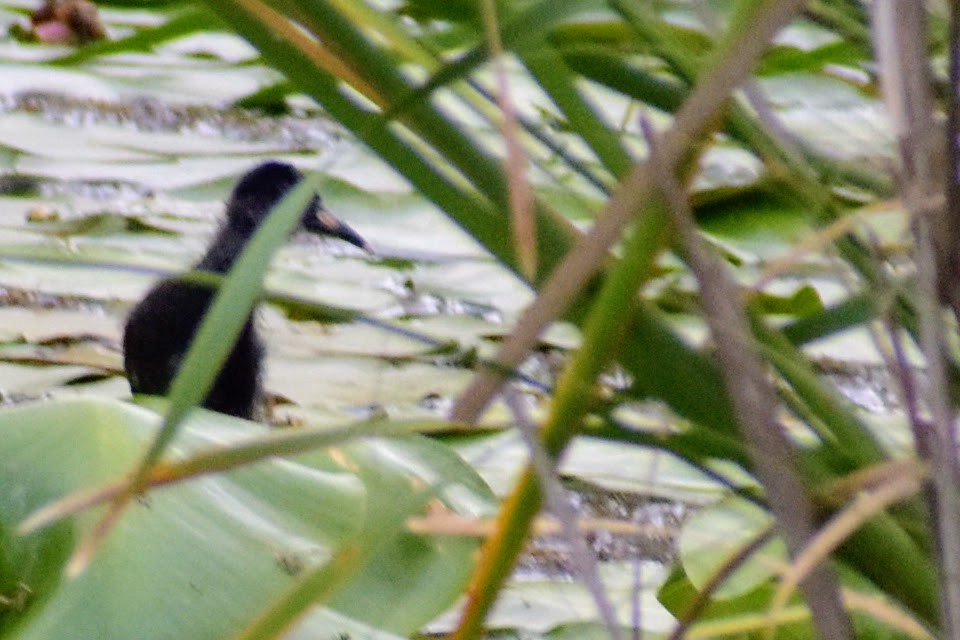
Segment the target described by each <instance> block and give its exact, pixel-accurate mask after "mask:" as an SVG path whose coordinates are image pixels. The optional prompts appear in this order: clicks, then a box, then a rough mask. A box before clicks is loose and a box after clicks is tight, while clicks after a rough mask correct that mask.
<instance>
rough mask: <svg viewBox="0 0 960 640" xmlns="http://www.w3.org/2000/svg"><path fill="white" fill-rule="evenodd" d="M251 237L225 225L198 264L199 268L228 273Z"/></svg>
mask: <svg viewBox="0 0 960 640" xmlns="http://www.w3.org/2000/svg"><path fill="white" fill-rule="evenodd" d="M249 239H250V238H249V236H248V234H246V233H243V232H241V231H238V230H237V229H234V228H232V227H230V226H229V225H225V226H223V227H221V229H220V231H218V232H217V236H216V237H215V238H214V239H213V242H212V243H211V244H210V248H209V249H207V253H206V255H204V256H203V258H202V259H201V260H200V262H198V263H197V268H198V269H202V270H204V271H213V272H214V273H226V272H227V271H229V270H230V268H231V267H232V266H233V263H234V262H236V261H237V258H239V257H240V252H241V251H243V247H244V246H245V245H246V244H247V241H248V240H249Z"/></svg>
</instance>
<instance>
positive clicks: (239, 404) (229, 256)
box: [123, 161, 370, 420]
mask: <svg viewBox="0 0 960 640" xmlns="http://www.w3.org/2000/svg"><path fill="white" fill-rule="evenodd" d="M302 179H303V174H302V173H301V172H300V171H299V170H298V169H296V168H295V167H293V166H292V165H290V164H287V163H284V162H277V161H269V162H266V163H264V164H261V165H259V166H257V167H256V168H254V169H253V170H251V171H250V172H248V173H247V174H245V175H244V176H243V177H242V178H241V179H240V181H239V182H238V183H237V185H236V186H235V187H234V189H233V192H232V194H231V196H230V200H229V201H228V203H227V207H226V216H225V219H224V222H223V224H222V225H221V227H220V229H219V231H218V232H217V233H216V235H215V236H214V238H213V241H212V242H211V244H210V246H209V247H208V248H207V251H206V253H205V254H204V255H203V257H202V258H201V259H200V261H199V262H197V263H196V266H195V269H197V270H203V271H211V272H214V273H220V274H223V273H226V272H227V271H229V269H230V267H232V266H233V264H234V262H236V260H237V258H238V256H239V255H240V252H241V251H242V250H243V248H244V246H246V244H247V242H249V240H250V238H251V237H253V235H254V233H255V232H256V230H257V229H258V228H259V226H260V225H261V224H262V223H263V221H264V220H266V219H267V217H268V214H269V213H270V210H271V209H272V208H273V206H274V205H276V204H277V203H278V202H280V200H281V199H282V198H283V196H284V195H286V194H287V193H288V192H289V191H290V190H291V189H293V187H295V186H296V185H297V184H298V183H299V182H300V181H301V180H302ZM300 228H303V229H306V230H308V231H311V232H313V233H317V234H321V235H328V236H333V237H336V238H340V239H342V240H344V241H346V242H349V243H350V244H353V245H355V246H357V247H360V248H361V249H363V250H365V251H368V252H369V251H370V247H369V245H368V244H367V242H366V241H365V240H364V239H363V238H362V237H361V236H360V235H359V234H358V233H357V232H356V231H354V230H353V229H351V228H350V227H349V226H348V225H347V224H346V223H344V222H342V221H340V220H339V219H337V218H336V217H335V216H333V215H332V214H331V213H329V212H328V211H327V210H326V209H325V208H324V207H323V204H322V201H321V199H320V196H319V195H314V197H313V198H312V200H311V201H310V203H309V204H308V205H307V207H306V208H305V209H304V211H303V216H302V218H301V221H300ZM215 293H216V291H215V290H214V289H212V288H210V287H205V286H203V285H199V284H190V283H187V282H184V281H182V280H178V279H176V278H169V279H166V280H163V281H161V282H160V283H159V284H157V285H155V286H154V287H153V288H152V289H150V290H149V291H148V292H147V294H146V295H145V296H144V298H143V299H142V300H141V301H140V302H139V303H138V304H137V305H136V306H135V307H134V308H133V310H132V311H131V312H130V314H129V315H128V317H127V321H126V326H125V328H124V334H123V364H124V369H125V370H126V374H127V379H128V380H129V382H130V388H131V390H132V391H133V393H134V394H148V395H166V393H167V392H168V391H169V388H170V383H171V382H172V381H173V378H174V377H175V376H176V375H177V371H178V370H179V368H180V364H181V363H182V361H183V358H184V356H185V355H186V352H187V349H188V348H189V347H190V344H191V342H192V340H193V337H194V335H195V334H196V332H197V328H198V327H199V325H200V322H201V321H202V320H203V316H204V315H205V314H206V312H207V309H208V308H209V307H210V303H211V302H212V300H213V297H214V294H215ZM263 351H264V349H263V344H262V342H261V340H260V337H259V336H258V334H257V329H256V326H255V322H254V312H253V311H251V313H250V314H249V315H248V316H247V319H246V321H245V322H244V325H243V328H242V329H241V331H240V334H239V336H238V337H237V340H236V342H235V343H234V345H233V349H232V350H231V352H230V354H229V355H228V356H227V359H226V361H225V362H224V364H223V366H222V368H221V369H220V372H219V373H218V375H217V377H216V380H215V381H214V383H213V386H212V387H211V388H210V391H209V393H208V394H207V397H206V399H205V400H204V401H203V406H204V407H206V408H207V409H212V410H213V411H217V412H219V413H224V414H227V415H231V416H236V417H238V418H246V419H248V420H255V419H256V417H257V414H258V408H259V406H260V405H261V400H262V395H263V393H262V387H261V384H262V382H261V369H262V361H263Z"/></svg>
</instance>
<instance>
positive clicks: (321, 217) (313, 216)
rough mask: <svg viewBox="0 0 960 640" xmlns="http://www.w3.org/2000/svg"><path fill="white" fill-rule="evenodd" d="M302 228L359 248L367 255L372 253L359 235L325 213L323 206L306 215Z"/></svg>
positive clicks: (327, 212) (336, 218) (334, 217)
mask: <svg viewBox="0 0 960 640" xmlns="http://www.w3.org/2000/svg"><path fill="white" fill-rule="evenodd" d="M304 226H305V227H306V228H307V229H308V230H309V231H312V232H314V233H319V234H323V235H325V236H333V237H334V238H340V239H341V240H345V241H347V242H349V243H350V244H352V245H354V246H356V247H360V248H361V249H363V250H364V251H366V252H367V253H373V249H372V248H371V247H370V245H369V244H368V243H367V241H366V240H364V239H363V237H362V236H361V235H360V234H359V233H357V232H356V231H354V230H353V229H351V228H350V226H349V225H348V224H347V223H346V222H344V221H342V220H340V218H338V217H337V216H335V215H333V214H332V213H330V212H329V211H327V210H326V209H325V208H324V207H323V205H320V206H318V207H316V208H315V209H314V210H313V211H311V212H310V214H309V215H307V217H306V218H305V220H304Z"/></svg>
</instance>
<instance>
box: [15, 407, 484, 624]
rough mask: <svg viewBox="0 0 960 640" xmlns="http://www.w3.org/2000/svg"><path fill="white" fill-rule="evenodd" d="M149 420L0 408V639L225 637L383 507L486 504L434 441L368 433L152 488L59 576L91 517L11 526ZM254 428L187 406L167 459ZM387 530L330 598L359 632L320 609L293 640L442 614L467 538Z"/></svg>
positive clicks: (104, 474)
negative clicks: (10, 603) (19, 604)
mask: <svg viewBox="0 0 960 640" xmlns="http://www.w3.org/2000/svg"><path fill="white" fill-rule="evenodd" d="M158 424H159V417H158V416H157V415H156V414H155V413H153V412H152V411H150V410H148V409H146V408H142V407H136V406H133V405H129V404H124V403H120V402H115V401H108V400H91V399H83V400H68V401H54V402H47V403H43V404H36V405H28V406H23V407H20V408H15V409H11V410H8V411H5V412H2V413H0V434H2V435H0V442H2V443H3V444H2V446H0V540H2V542H3V544H2V546H0V549H2V554H0V594H2V595H4V596H6V597H11V598H12V597H13V596H16V594H18V593H19V594H25V595H21V596H20V598H21V600H22V601H23V604H24V605H25V606H24V607H23V608H22V610H18V609H16V608H13V607H11V608H8V609H6V610H0V637H2V638H18V639H21V640H23V639H31V638H56V637H61V638H64V637H70V638H75V639H78V640H82V639H84V638H90V639H93V638H96V639H98V640H100V639H106V638H161V637H164V638H167V637H177V638H218V637H227V636H229V635H232V634H235V633H236V632H237V631H238V630H239V629H242V628H243V627H245V626H246V625H247V624H248V623H249V622H250V620H251V619H252V618H253V617H254V616H255V615H257V614H258V613H259V612H260V611H261V610H263V609H264V608H265V607H266V606H267V605H269V604H270V602H271V601H273V600H274V599H275V598H277V597H278V596H279V595H280V594H282V593H283V591H284V590H286V589H288V588H289V587H290V586H291V585H292V584H294V583H295V581H296V580H297V576H298V575H299V574H300V573H301V572H306V571H309V570H310V569H312V568H314V569H315V568H317V567H320V566H322V565H323V564H324V563H326V562H327V561H328V560H329V559H330V557H331V555H333V554H336V553H337V550H338V548H339V547H341V546H342V545H344V544H346V543H348V542H350V541H352V540H354V539H356V538H357V536H358V535H359V533H360V531H361V530H363V529H370V528H371V527H376V526H377V524H378V522H380V521H381V520H382V519H384V518H386V517H387V515H388V513H389V512H390V511H391V506H392V505H401V504H409V498H408V497H409V496H413V495H416V494H417V493H423V494H424V495H425V496H427V497H429V496H430V495H434V494H435V495H437V496H438V497H440V498H441V499H442V500H443V501H444V502H445V503H446V504H447V505H448V506H449V507H451V508H453V509H454V510H456V511H460V512H462V513H466V514H478V513H485V512H486V511H487V510H489V508H490V502H489V493H488V491H487V490H486V489H485V486H484V485H483V483H482V481H480V480H479V478H477V477H476V475H475V474H474V473H473V472H472V471H471V470H470V469H469V468H468V467H467V466H466V465H464V464H463V463H462V462H460V460H459V459H458V458H457V457H456V456H455V455H454V454H452V453H451V452H449V451H448V450H447V449H446V448H444V447H442V446H441V445H438V444H435V443H433V442H431V441H429V440H426V439H423V438H419V437H416V438H405V439H398V440H387V439H369V440H364V441H358V442H354V443H348V444H346V445H344V446H340V447H336V448H335V449H334V450H330V451H315V452H312V453H305V454H303V455H300V456H298V457H297V458H296V460H282V459H269V460H267V461H264V462H261V463H259V464H256V465H252V466H246V467H243V468H240V469H237V470H234V471H231V472H229V473H225V474H222V475H209V476H204V477H201V478H196V479H192V480H190V481H187V482H184V483H181V484H178V485H175V486H171V487H167V488H163V489H158V490H154V491H151V492H150V493H148V494H147V495H146V496H144V498H143V499H142V500H141V501H140V502H139V503H137V504H135V505H133V506H132V507H131V508H130V509H129V510H128V511H127V513H126V514H125V515H124V516H123V518H122V520H121V521H120V523H119V525H118V526H117V528H116V530H114V531H113V532H112V533H111V535H110V536H109V537H108V538H107V540H106V543H105V544H104V545H103V547H102V548H100V549H99V550H98V551H97V553H96V555H95V556H94V558H93V561H92V563H91V564H90V566H89V568H88V569H87V570H86V571H85V572H84V573H83V574H81V575H80V576H78V577H76V578H68V577H65V576H64V575H63V567H64V563H65V561H66V559H67V558H68V557H69V555H70V553H71V552H72V551H73V549H74V546H75V544H76V543H77V541H78V540H79V539H80V538H81V537H82V536H83V535H84V534H85V533H86V532H88V530H89V528H90V527H91V526H92V525H93V523H94V522H95V521H96V520H97V518H98V516H99V513H98V512H97V511H96V510H93V511H90V512H84V513H82V514H80V515H79V516H76V517H75V518H72V519H70V520H68V521H63V522H60V523H58V524H56V525H54V526H51V527H49V528H47V529H43V530H41V531H39V532H35V533H33V534H30V535H27V536H20V535H18V533H17V532H16V530H15V529H16V527H17V525H18V524H19V523H20V522H21V521H22V520H23V519H24V518H25V517H26V516H27V515H28V514H29V513H31V512H32V511H34V510H36V509H37V508H39V507H41V506H43V505H44V504H46V503H47V502H49V501H51V500H53V499H56V498H59V497H61V496H63V495H64V494H67V493H70V492H73V491H77V490H81V489H84V488H88V487H91V486H95V485H97V484H100V483H102V482H105V481H108V480H111V479H116V478H117V477H118V476H121V475H122V474H123V473H124V472H126V471H127V470H128V469H129V467H130V465H131V464H132V463H133V462H134V461H135V460H137V459H138V458H139V457H140V456H141V455H142V451H143V449H144V448H145V446H146V445H147V443H148V442H149V441H150V439H151V438H152V437H153V434H154V433H155V431H156V428H157V425H158ZM265 431H266V430H265V429H264V428H263V427H262V426H260V425H257V424H254V423H251V422H246V421H242V420H235V419H231V418H227V417H224V416H221V415H219V414H214V413H211V412H207V411H203V410H197V411H195V412H193V413H192V414H191V416H190V418H189V419H188V420H187V422H186V424H185V425H184V429H183V431H182V432H181V433H180V434H179V436H178V438H177V440H176V441H175V442H174V446H173V448H172V450H171V453H170V455H171V456H172V457H174V458H179V457H182V456H184V455H187V454H188V453H189V452H191V451H199V450H207V449H211V448H218V447H225V446H229V445H230V444H232V443H238V442H241V441H245V440H249V439H251V438H256V437H262V436H263V435H264V433H265ZM393 510H394V511H395V508H394V509H393ZM389 515H390V516H391V517H393V518H394V519H396V518H397V515H396V514H389ZM400 522H402V520H400ZM398 534H399V535H397V536H395V539H394V540H393V542H390V543H388V544H387V545H386V546H384V547H383V548H381V549H378V550H377V553H375V554H374V560H373V562H371V563H369V565H368V566H369V569H368V570H362V571H361V572H360V573H358V574H357V575H355V576H353V578H352V582H349V583H348V584H347V586H346V587H345V588H344V590H343V591H342V592H340V593H339V594H337V595H336V596H335V600H334V601H333V602H332V603H331V604H332V606H333V607H334V608H335V609H339V610H340V611H341V612H343V613H346V614H347V615H349V616H353V617H354V618H355V619H356V620H357V621H358V622H356V623H348V622H344V620H345V619H344V618H343V616H342V615H340V614H331V613H330V612H329V611H326V610H319V611H315V612H314V613H311V615H309V616H308V617H307V618H305V619H304V620H303V621H302V622H300V623H299V624H300V626H299V627H298V629H299V631H298V632H297V633H296V634H295V636H294V637H317V635H316V634H322V635H323V636H324V637H327V636H329V637H335V636H336V634H337V633H340V632H344V631H345V630H351V629H353V628H354V627H355V626H357V625H358V624H359V625H360V626H362V625H363V624H372V625H374V626H376V627H379V628H382V629H386V630H391V631H393V632H397V633H409V632H411V631H413V630H415V629H416V628H417V627H419V626H420V625H422V624H424V623H425V622H426V621H428V620H429V619H430V618H432V617H433V616H435V615H436V614H438V613H440V612H441V611H442V610H443V609H445V608H446V607H448V606H449V605H450V604H451V603H452V601H453V600H454V599H455V598H456V596H457V594H458V593H459V591H460V590H461V589H462V588H463V586H464V582H465V580H466V577H467V574H468V572H469V570H470V564H471V563H470V557H471V554H472V553H473V552H474V550H475V546H476V545H475V542H473V541H470V540H465V539H459V538H429V537H420V536H414V535H413V534H409V533H404V532H403V531H402V530H401V531H398ZM361 539H362V538H361ZM356 568H357V569H360V567H356ZM370 602H378V603H386V602H389V603H391V606H390V607H371V606H368V604H369V603H370ZM300 634H303V635H300Z"/></svg>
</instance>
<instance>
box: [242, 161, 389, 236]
mask: <svg viewBox="0 0 960 640" xmlns="http://www.w3.org/2000/svg"><path fill="white" fill-rule="evenodd" d="M302 179H303V174H302V173H300V171H299V170H298V169H297V168H296V167H294V166H292V165H289V164H287V163H285V162H276V161H270V162H265V163H263V164H261V165H260V166H258V167H257V168H255V169H253V170H252V171H250V172H249V173H247V174H246V175H245V176H243V178H241V179H240V182H238V183H237V186H236V187H234V189H233V193H232V194H231V196H230V202H229V203H228V204H227V222H226V224H227V227H228V228H229V229H230V230H232V231H235V232H239V233H240V234H241V235H243V236H245V237H249V236H252V235H253V233H254V231H256V229H257V227H259V226H260V224H261V223H263V221H264V220H266V218H267V216H268V214H269V213H270V210H271V209H273V207H275V206H276V205H277V203H279V202H280V201H281V200H282V199H283V197H284V196H285V195H287V193H288V192H289V191H290V190H291V189H293V188H294V187H295V186H296V185H297V184H298V183H299V182H300V181H301V180H302ZM301 226H302V227H303V228H304V229H306V230H308V231H311V232H313V233H317V234H321V235H327V236H332V237H334V238H340V239H341V240H345V241H346V242H349V243H350V244H352V245H355V246H357V247H360V248H361V249H363V250H365V251H370V245H368V244H367V241H366V240H364V239H363V238H362V237H361V236H360V234H358V233H357V232H356V231H354V230H353V229H351V228H350V226H349V225H347V224H346V223H344V222H343V221H341V220H340V219H338V218H337V217H336V216H334V215H333V214H332V213H330V212H329V211H327V209H326V208H324V206H323V202H322V201H321V199H320V196H319V195H316V196H314V197H313V198H312V199H311V200H310V204H308V205H307V207H306V208H305V209H304V210H303V218H302V220H301Z"/></svg>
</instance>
